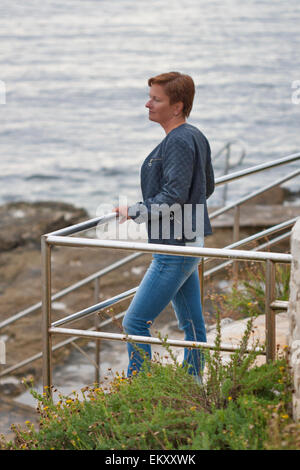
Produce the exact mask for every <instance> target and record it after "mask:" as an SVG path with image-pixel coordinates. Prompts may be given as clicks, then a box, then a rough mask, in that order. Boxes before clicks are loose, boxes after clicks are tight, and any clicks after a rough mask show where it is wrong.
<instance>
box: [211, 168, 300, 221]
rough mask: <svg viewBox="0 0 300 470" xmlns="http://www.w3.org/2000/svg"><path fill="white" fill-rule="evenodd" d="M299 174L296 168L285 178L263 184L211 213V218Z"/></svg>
mask: <svg viewBox="0 0 300 470" xmlns="http://www.w3.org/2000/svg"><path fill="white" fill-rule="evenodd" d="M299 174H300V170H295V171H293V172H292V173H289V174H288V175H287V176H284V177H283V178H279V179H278V180H276V181H274V183H270V184H268V185H266V186H263V187H262V188H260V189H258V190H256V191H253V192H252V193H250V194H247V195H246V196H243V197H241V198H240V199H238V200H237V201H235V202H232V203H230V204H228V205H227V206H225V207H221V208H220V209H218V210H216V211H214V212H212V213H210V214H209V218H210V219H214V218H215V217H218V216H219V215H221V214H224V212H228V211H229V210H231V209H234V208H235V207H236V206H240V205H242V204H244V203H245V202H249V201H250V200H251V199H253V198H254V197H256V196H258V195H259V194H263V193H265V192H266V191H269V190H270V189H273V188H275V187H276V186H278V185H280V184H282V183H285V182H286V181H288V180H290V179H292V178H295V177H296V176H298V175H299Z"/></svg>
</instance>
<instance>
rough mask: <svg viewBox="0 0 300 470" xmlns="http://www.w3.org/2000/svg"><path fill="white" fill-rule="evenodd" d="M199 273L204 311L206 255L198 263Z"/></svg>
mask: <svg viewBox="0 0 300 470" xmlns="http://www.w3.org/2000/svg"><path fill="white" fill-rule="evenodd" d="M198 274H199V281H200V295H201V306H202V312H203V308H204V257H203V256H202V257H201V261H200V263H199V264H198Z"/></svg>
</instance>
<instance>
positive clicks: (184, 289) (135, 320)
mask: <svg viewBox="0 0 300 470" xmlns="http://www.w3.org/2000/svg"><path fill="white" fill-rule="evenodd" d="M152 258H153V260H152V262H151V264H150V266H149V268H148V270H147V272H146V273H145V276H144V278H143V279H142V282H141V284H140V285H139V287H138V289H137V292H136V294H135V296H134V298H133V300H132V302H131V304H130V306H129V308H128V310H127V312H126V315H125V317H124V319H123V328H124V332H125V333H126V334H128V335H139V336H151V335H150V331H149V330H150V327H151V324H152V323H153V321H154V320H155V318H156V317H157V316H158V315H159V314H160V313H161V312H162V310H163V309H164V308H165V307H166V306H167V305H168V304H169V302H170V301H171V302H172V306H173V308H174V310H175V314H176V316H177V319H178V326H179V328H180V329H181V330H183V331H184V339H185V340H187V341H199V342H206V331H205V324H204V319H203V315H202V308H201V297H200V285H199V275H198V264H199V258H194V257H191V256H174V255H163V254H153V255H152ZM135 344H136V343H129V342H127V349H128V355H129V364H128V371H127V376H128V377H130V376H131V375H132V372H133V371H134V370H135V371H137V372H138V371H139V370H140V368H141V366H142V364H143V360H144V359H143V356H144V354H146V356H147V357H148V358H149V359H151V346H150V344H142V343H138V344H136V346H137V347H138V348H139V349H141V350H142V351H143V354H141V353H140V352H139V351H137V349H136V347H135ZM183 364H187V365H188V366H189V368H188V371H189V373H190V374H192V375H197V376H198V375H200V374H201V372H202V370H203V367H204V356H203V353H202V352H201V351H200V350H199V349H188V348H185V350H184V360H183Z"/></svg>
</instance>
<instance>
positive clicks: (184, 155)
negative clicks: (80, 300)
mask: <svg viewBox="0 0 300 470" xmlns="http://www.w3.org/2000/svg"><path fill="white" fill-rule="evenodd" d="M148 85H149V87H150V94H149V95H150V99H149V101H148V102H147V104H146V107H147V108H148V110H149V119H150V120H151V121H154V122H157V123H158V124H160V125H161V126H162V127H163V129H164V131H165V133H166V137H165V138H164V139H163V140H162V142H161V143H160V144H159V145H158V146H157V147H155V149H154V150H153V151H152V152H151V153H150V155H148V157H147V158H146V159H145V161H144V163H143V165H142V168H141V189H142V194H143V202H139V203H137V204H135V205H133V206H130V207H124V206H122V207H117V208H115V211H116V212H117V214H118V215H119V221H120V223H123V222H124V221H125V220H128V219H130V218H132V219H133V220H134V221H135V222H136V223H143V222H145V223H147V228H148V239H149V243H159V244H171V245H179V246H193V245H196V246H203V244H204V236H206V235H209V234H211V225H210V222H209V217H208V212H207V206H206V199H207V198H208V197H209V196H210V195H211V194H212V193H213V191H214V173H213V168H212V164H211V154H210V146H209V143H208V141H207V139H206V137H205V136H204V135H203V134H202V132H200V131H199V130H198V129H197V128H196V127H194V126H192V125H190V124H188V123H187V122H186V120H187V117H188V116H189V114H190V111H191V109H192V105H193V99H194V94H195V86H194V82H193V80H192V78H191V77H190V76H188V75H183V74H181V73H178V72H170V73H163V74H161V75H158V76H156V77H152V78H150V79H149V80H148ZM198 209H199V210H198ZM152 258H153V260H152V262H151V264H150V266H149V268H148V270H147V272H146V274H145V276H144V278H143V280H142V282H141V284H140V285H139V287H138V289H137V292H136V295H135V297H134V298H133V300H132V302H131V304H130V306H129V308H128V310H127V312H126V315H125V317H124V320H123V328H124V331H125V333H127V334H129V335H140V336H150V331H149V330H150V326H151V324H152V323H153V321H154V320H155V318H156V317H157V316H158V315H159V314H160V313H161V312H162V310H163V309H164V308H165V307H166V306H167V305H168V303H169V302H170V301H171V302H172V305H173V308H174V310H175V313H176V316H177V319H178V324H179V328H180V329H182V330H183V331H184V334H185V340H191V341H199V342H205V341H206V331H205V324H204V319H203V315H202V310H201V298H200V286H199V275H198V263H199V258H198V257H190V256H173V255H165V254H156V253H155V254H153V256H152ZM127 347H128V353H129V365H128V372H127V375H128V376H131V375H134V374H135V373H136V372H138V371H139V370H140V368H141V366H142V363H143V360H144V358H143V356H144V357H145V355H147V356H148V357H149V358H151V347H150V345H148V344H138V345H137V347H136V346H135V345H134V344H132V343H127ZM184 364H186V365H187V366H188V371H189V373H190V374H192V375H195V376H200V375H201V371H202V369H203V365H204V362H203V355H202V354H201V352H200V351H199V349H192V350H188V349H187V348H185V351H184Z"/></svg>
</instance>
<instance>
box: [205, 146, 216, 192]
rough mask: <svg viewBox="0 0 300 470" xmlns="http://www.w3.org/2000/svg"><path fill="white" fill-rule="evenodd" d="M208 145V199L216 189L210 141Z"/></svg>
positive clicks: (206, 170)
mask: <svg viewBox="0 0 300 470" xmlns="http://www.w3.org/2000/svg"><path fill="white" fill-rule="evenodd" d="M207 145H208V152H207V160H206V167H205V176H206V199H208V198H209V197H210V196H211V195H212V193H213V192H214V190H215V175H214V169H213V166H212V161H211V151H210V146H209V143H208V142H207Z"/></svg>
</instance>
